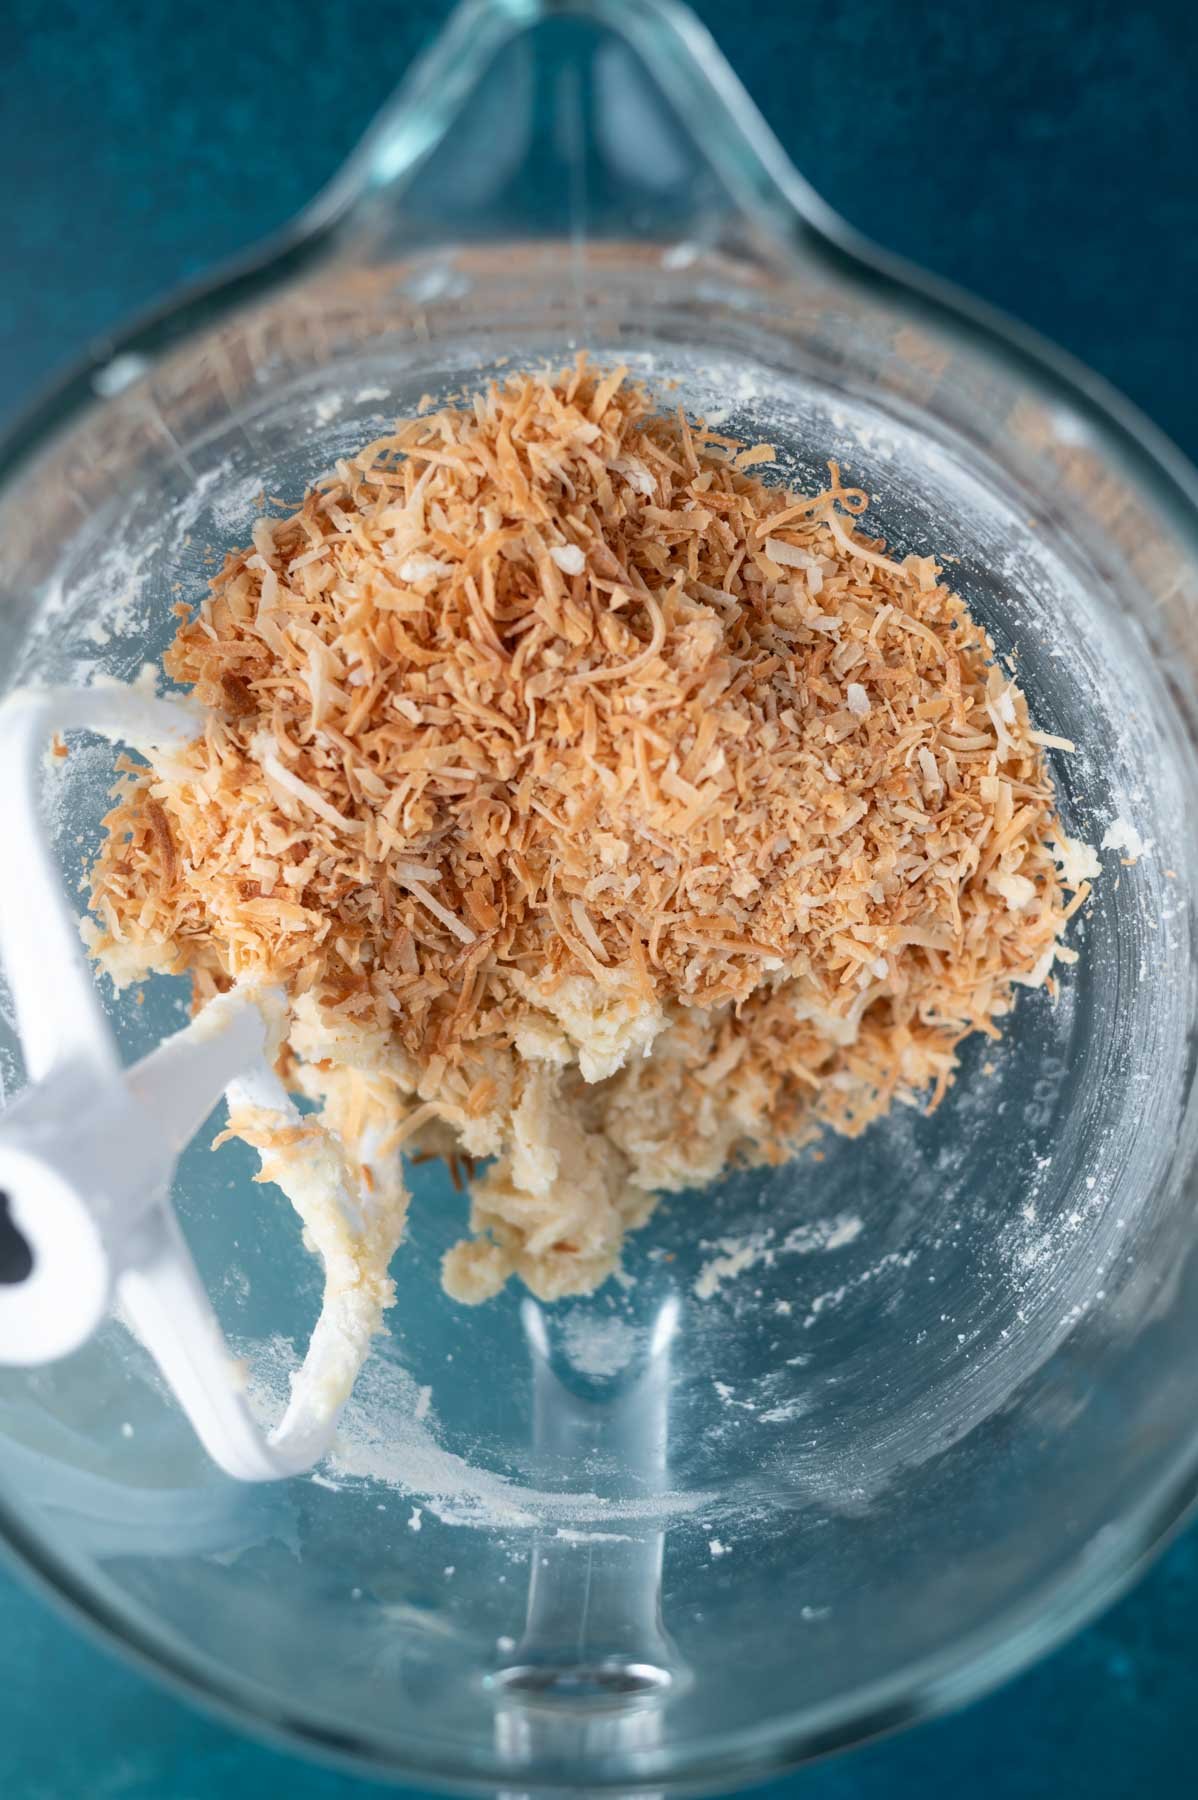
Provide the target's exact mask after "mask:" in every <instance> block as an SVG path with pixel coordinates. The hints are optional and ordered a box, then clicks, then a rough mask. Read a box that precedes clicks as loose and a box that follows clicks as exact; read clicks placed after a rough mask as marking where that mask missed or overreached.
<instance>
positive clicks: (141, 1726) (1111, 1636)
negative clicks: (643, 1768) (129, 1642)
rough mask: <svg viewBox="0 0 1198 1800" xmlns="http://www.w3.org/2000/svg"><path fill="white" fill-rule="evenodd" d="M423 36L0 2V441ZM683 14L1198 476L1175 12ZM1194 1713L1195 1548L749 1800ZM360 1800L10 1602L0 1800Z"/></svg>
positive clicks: (1195, 102)
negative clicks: (1057, 1647) (1075, 1631)
mask: <svg viewBox="0 0 1198 1800" xmlns="http://www.w3.org/2000/svg"><path fill="white" fill-rule="evenodd" d="M445 10H446V8H445V7H444V5H441V4H431V3H430V4H421V5H413V4H409V3H406V0H391V4H389V5H385V6H383V7H377V8H369V7H368V8H363V7H361V6H360V5H355V6H350V5H348V4H346V3H344V0H327V3H325V4H317V3H311V4H304V0H259V3H257V4H255V5H252V6H249V7H244V6H240V5H239V6H232V5H228V4H226V5H221V4H217V5H211V4H200V3H199V0H176V3H175V4H173V5H172V6H171V7H170V8H169V9H167V8H165V7H162V6H161V5H158V4H154V3H152V0H123V3H118V0H90V3H89V0H4V5H3V7H0V19H2V21H3V24H4V28H5V29H4V50H3V55H2V57H0V168H2V169H3V170H4V184H3V188H2V189H0V227H2V230H3V243H4V247H5V248H4V256H3V259H2V261H0V413H3V412H7V411H8V410H9V409H11V408H13V407H15V406H16V405H18V404H19V403H20V401H21V400H22V399H23V398H24V397H26V395H27V394H28V393H29V391H30V390H31V389H32V387H33V386H34V385H35V384H36V383H38V382H39V381H41V380H43V379H44V378H45V377H46V376H48V375H49V374H50V373H51V372H52V371H53V370H54V369H56V368H57V367H59V366H60V365H61V364H62V363H63V362H64V361H66V360H68V359H69V358H70V357H72V356H73V355H74V354H76V353H77V352H78V351H79V349H80V348H82V346H83V345H84V344H85V343H86V341H87V340H88V339H89V338H91V337H94V336H97V335H101V334H103V332H104V331H105V330H106V329H108V328H109V327H111V326H113V325H115V324H117V323H119V322H120V320H121V319H122V318H123V317H125V316H126V315H127V314H128V312H129V311H130V310H131V309H133V308H136V307H139V306H141V305H143V304H144V303H146V302H147V301H150V300H152V299H154V298H156V297H158V296H159V295H161V294H162V293H163V292H164V291H165V290H167V289H169V288H170V287H171V286H172V285H173V284H174V283H176V282H177V281H179V280H181V279H184V278H186V277H188V276H192V275H195V274H197V273H199V272H200V271H201V270H203V269H205V268H207V267H209V266H210V265H211V264H212V263H213V262H214V261H216V260H218V259H220V258H221V257H224V256H226V255H227V254H229V253H230V252H232V251H234V250H236V249H238V248H240V247H242V246H243V245H245V244H247V243H250V242H252V241H253V240H254V239H255V238H257V237H259V236H261V235H262V233H263V232H265V231H266V230H268V229H270V228H271V227H272V226H274V225H277V224H279V223H280V222H281V221H282V220H283V219H285V218H286V217H287V215H288V214H289V213H290V212H292V211H293V210H294V209H295V208H296V207H298V206H299V205H300V204H301V203H302V202H303V201H304V200H306V199H307V198H308V197H309V196H310V194H311V193H312V191H313V190H314V189H315V188H316V187H317V186H318V185H319V184H320V183H321V182H322V181H323V180H324V179H325V178H326V177H327V176H328V175H329V174H331V173H332V171H333V170H334V168H335V167H336V166H337V164H338V162H339V161H340V160H341V158H342V157H343V156H344V155H345V154H346V152H347V151H348V150H349V149H350V147H351V146H352V144H353V142H354V140H355V138H356V137H357V135H358V133H359V131H360V129H361V127H362V125H363V124H364V123H365V121H366V120H367V119H368V118H369V116H370V114H371V113H372V111H373V110H374V109H375V108H376V107H377V106H378V105H380V104H381V102H382V101H383V99H384V98H385V97H386V94H387V92H388V91H389V89H390V87H391V86H392V85H393V83H394V81H395V80H396V79H397V78H398V76H399V75H400V74H401V73H402V71H403V69H404V67H405V65H406V63H407V62H408V60H409V58H410V57H411V55H412V54H413V52H414V51H415V50H416V49H417V48H418V47H419V46H420V45H421V44H423V43H424V42H426V41H427V40H428V39H429V38H430V37H431V36H432V34H433V33H434V31H435V30H436V27H437V25H438V23H439V20H440V18H441V17H442V16H443V14H444V12H445ZM699 10H700V11H701V13H702V14H703V15H704V16H705V17H706V18H707V19H708V21H709V22H710V24H711V25H712V27H713V29H714V30H715V31H716V34H717V36H718V37H719V39H720V41H721V43H722V44H723V47H724V49H725V51H726V52H727V53H728V55H729V56H730V58H731V60H732V61H733V63H734V64H735V66H736V67H737V69H738V71H739V73H740V74H741V76H742V78H743V79H744V80H745V82H746V83H747V85H748V86H749V88H750V89H751V91H752V92H753V93H754V94H755V96H756V97H757V99H758V101H759V103H760V104H761V106H762V108H763V110H764V111H765V113H766V115H767V117H768V118H769V120H770V123H771V124H772V125H773V127H774V128H775V130H776V131H777V132H778V134H779V136H780V137H781V138H782V140H783V142H784V143H785V144H786V146H787V148H788V149H789V150H790V151H791V153H792V155H793V156H794V157H795V159H796V160H797V161H798V163H799V165H800V167H802V168H803V169H804V171H805V173H806V174H807V175H808V176H809V177H810V179H811V180H812V181H813V182H814V183H815V185H816V186H817V187H818V188H819V189H820V190H821V192H822V193H823V194H824V195H825V197H826V198H827V199H828V200H829V201H831V202H832V204H833V205H835V206H837V207H839V208H840V209H841V210H842V211H843V212H844V213H845V214H846V215H847V216H848V217H849V218H850V219H852V220H853V222H854V223H855V224H857V225H858V226H860V227H862V228H863V229H864V230H865V231H867V232H868V233H869V234H870V235H872V236H873V237H875V238H877V239H878V240H879V241H881V242H883V243H886V244H888V245H890V246H891V247H893V248H895V249H898V250H901V251H903V252H904V253H905V254H907V255H908V256H910V257H912V258H913V259H914V260H915V261H917V262H922V263H924V264H926V265H927V266H928V267H930V268H933V269H936V270H937V271H939V272H940V273H942V274H945V275H948V276H951V277H952V278H954V279H955V280H957V281H960V282H962V283H963V284H964V285H966V286H968V287H971V288H973V289H974V290H976V291H977V292H978V293H980V294H982V295H984V296H985V297H986V298H988V299H990V300H992V301H995V302H996V303H997V304H999V305H1000V306H1003V307H1005V308H1007V309H1008V310H1009V311H1011V312H1013V313H1016V314H1018V315H1019V316H1020V317H1022V318H1023V319H1025V320H1027V321H1028V322H1030V323H1032V324H1034V325H1036V326H1038V327H1039V328H1040V329H1041V330H1042V331H1044V332H1046V333H1047V334H1048V335H1049V336H1051V337H1053V338H1056V339H1057V340H1058V341H1059V342H1061V343H1063V344H1065V345H1066V346H1067V347H1068V348H1069V349H1071V350H1073V351H1074V352H1075V353H1076V354H1077V355H1079V356H1080V357H1082V358H1083V359H1084V360H1085V361H1087V362H1089V363H1091V364H1092V365H1093V366H1094V367H1096V368H1097V369H1099V370H1101V372H1102V373H1103V374H1105V375H1107V376H1108V377H1110V379H1112V380H1113V381H1114V382H1116V383H1117V385H1119V386H1120V387H1122V388H1123V389H1124V391H1125V392H1126V393H1128V394H1129V395H1130V396H1131V397H1132V398H1133V399H1135V400H1136V401H1138V403H1139V404H1140V405H1141V406H1142V407H1143V408H1144V410H1145V411H1146V412H1147V413H1149V414H1150V415H1151V416H1152V417H1153V418H1154V419H1155V420H1156V421H1157V422H1158V423H1159V424H1160V425H1162V426H1163V427H1164V428H1165V429H1166V430H1167V431H1169V432H1170V433H1171V434H1172V435H1173V436H1174V437H1175V438H1176V439H1177V441H1178V442H1179V443H1180V444H1181V445H1182V447H1183V448H1184V449H1186V450H1187V451H1188V452H1189V454H1190V455H1191V456H1193V457H1195V458H1198V366H1196V363H1195V352H1194V343H1193V327H1192V321H1193V316H1194V313H1193V295H1194V293H1195V291H1196V288H1198V231H1196V230H1195V225H1196V224H1198V173H1196V171H1198V55H1196V52H1198V14H1196V12H1195V9H1194V7H1193V4H1192V0H1177V3H1176V4H1170V3H1167V0H1155V3H1154V0H1149V3H1148V4H1146V5H1140V6H1137V7H1136V8H1134V9H1133V8H1127V7H1126V6H1124V5H1114V4H1110V3H1108V0H1040V3H1039V4H1037V3H1036V0H1007V3H1006V4H1002V3H1000V4H998V5H985V4H981V3H980V0H973V4H964V5H958V6H954V7H951V8H950V7H942V8H939V9H936V8H929V9H920V11H924V10H926V11H929V12H932V13H934V14H935V15H936V16H935V17H933V18H932V19H931V20H930V21H929V20H928V19H926V18H920V17H919V15H918V13H917V11H916V9H915V8H914V7H913V6H912V5H911V3H910V0H857V3H856V4H855V5H854V6H851V7H830V6H827V5H825V4H823V3H822V0H801V3H800V4H798V5H795V4H792V3H791V0H758V4H757V5H755V6H751V7H742V8H728V7H726V6H717V5H715V4H713V3H712V0H702V3H701V4H700V6H699ZM247 21H252V23H251V24H247ZM1196 1390H1198V1375H1196ZM1196 1710H1198V1536H1196V1535H1195V1533H1194V1532H1193V1531H1191V1533H1190V1534H1189V1535H1188V1536H1187V1537H1185V1538H1183V1539H1182V1540H1181V1541H1180V1542H1179V1543H1177V1544H1176V1545H1175V1546H1174V1547H1173V1549H1172V1550H1171V1551H1170V1552H1169V1553H1168V1555H1167V1556H1165V1558H1164V1559H1163V1560H1162V1561H1161V1562H1160V1563H1159V1564H1158V1566H1157V1567H1156V1568H1155V1569H1154V1570H1153V1572H1152V1573H1151V1574H1150V1575H1149V1576H1148V1577H1147V1579H1146V1580H1145V1581H1144V1582H1143V1583H1142V1584H1141V1586H1140V1587H1139V1588H1138V1589H1137V1591H1136V1592H1135V1593H1134V1594H1132V1595H1131V1596H1130V1597H1129V1598H1127V1599H1125V1600H1124V1601H1123V1602H1122V1603H1121V1604H1120V1605H1119V1606H1117V1607H1116V1608H1115V1609H1114V1610H1113V1611H1112V1612H1111V1613H1110V1614H1109V1615H1108V1616H1107V1617H1106V1618H1105V1619H1103V1620H1102V1621H1101V1622H1100V1623H1098V1624H1097V1625H1094V1626H1092V1627H1091V1628H1090V1629H1089V1630H1088V1631H1086V1632H1085V1633H1083V1634H1082V1635H1081V1636H1080V1637H1079V1638H1077V1639H1076V1640H1075V1641H1074V1642H1073V1643H1072V1644H1071V1645H1069V1646H1068V1647H1067V1648H1066V1649H1064V1650H1062V1651H1059V1652H1058V1653H1057V1654H1056V1655H1055V1656H1054V1657H1052V1658H1051V1659H1050V1660H1049V1661H1048V1662H1046V1663H1045V1664H1043V1665H1042V1666H1041V1667H1040V1668H1038V1669H1036V1670H1034V1671H1033V1672H1032V1673H1031V1674H1029V1675H1026V1676H1024V1677H1023V1678H1022V1679H1021V1680H1020V1681H1018V1682H1016V1683H1015V1684H1014V1685H1012V1686H1011V1687H1009V1688H1007V1689H1005V1690H1004V1691H1003V1692H1002V1693H1000V1694H997V1695H994V1696H992V1697H991V1698H990V1699H988V1700H985V1701H983V1702H981V1703H980V1704H978V1705H976V1706H974V1707H973V1708H971V1709H970V1710H969V1711H967V1712H965V1713H963V1714H961V1715H959V1716H958V1717H955V1718H952V1719H947V1720H942V1721H940V1722H938V1723H935V1724H931V1725H925V1726H923V1727H921V1728H920V1729H918V1730H916V1731H914V1732H911V1733H908V1734H906V1735H905V1736H903V1737H901V1738H899V1739H896V1740H893V1741H891V1742H888V1743H885V1744H880V1745H877V1746H873V1747H871V1748H868V1749H866V1750H863V1751H859V1752H857V1753H856V1754H855V1755H853V1756H850V1757H847V1758H843V1759H840V1760H838V1761H836V1762H834V1763H830V1764H827V1765H825V1766H823V1767H822V1768H818V1769H815V1770H810V1771H808V1772H806V1773H805V1774H804V1775H802V1776H801V1777H797V1778H795V1779H794V1780H793V1781H792V1782H789V1783H783V1784H779V1785H778V1786H777V1787H776V1788H775V1789H773V1790H770V1791H771V1792H772V1793H774V1794H776V1795H778V1796H781V1795H783V1794H784V1793H785V1794H788V1793H791V1792H793V1793H794V1794H795V1795H796V1796H798V1795H801V1796H802V1800H882V1797H883V1796H886V1797H888V1800H889V1797H892V1796H894V1797H900V1796H907V1795H910V1796H912V1797H914V1796H916V1795H918V1796H920V1797H921V1800H923V1797H925V1796H931V1797H933V1800H935V1797H936V1796H939V1795H941V1794H949V1793H953V1792H957V1791H959V1792H961V1793H962V1794H965V1795H968V1796H970V1797H971V1800H1016V1796H1017V1797H1018V1800H1041V1797H1043V1800H1049V1797H1050V1796H1051V1800H1072V1797H1073V1796H1081V1795H1085V1796H1087V1800H1123V1797H1124V1796H1127V1797H1128V1800H1130V1797H1131V1796H1139V1795H1141V1794H1144V1793H1152V1794H1155V1795H1156V1796H1158V1797H1159V1800H1174V1796H1176V1797H1179V1800H1180V1797H1181V1796H1187V1797H1188V1796H1189V1795H1191V1794H1193V1793H1194V1791H1195V1777H1194V1772H1193V1756H1192V1750H1191V1739H1192V1719H1193V1717H1194V1714H1195V1711H1196ZM375 1791H380V1790H375V1789H372V1788H370V1787H368V1786H367V1785H366V1784H363V1783H359V1782H357V1781H354V1780H352V1779H350V1778H348V1777H345V1776H342V1775H340V1774H337V1773H334V1772H331V1771H328V1770H324V1769H319V1768H316V1767H313V1766H311V1765H307V1764H302V1763H299V1762H296V1761H295V1760H294V1759H291V1758H288V1757H285V1756H282V1755H281V1754H279V1753H277V1752H275V1751H273V1750H268V1749H264V1748H261V1747H259V1746H257V1745H253V1744H249V1743H247V1742H246V1741H245V1740H243V1739H242V1738H240V1737H238V1736H236V1735H235V1734H234V1733H232V1732H230V1731H229V1730H227V1729H226V1728H225V1727H224V1726H222V1725H220V1724H217V1723H214V1722H212V1721H210V1720H209V1719H207V1718H205V1717H203V1716H201V1715H200V1714H198V1713H196V1712H194V1711H192V1710H191V1709H189V1708H188V1707H186V1706H184V1705H183V1704H181V1703H180V1702H179V1701H177V1700H176V1699H174V1698H173V1697H172V1696H170V1695H168V1694H166V1693H164V1692H163V1691H162V1690H161V1689H159V1688H158V1687H156V1686H154V1685H151V1683H150V1682H148V1681H147V1680H146V1679H145V1678H144V1677H143V1676H142V1675H140V1674H139V1673H136V1672H134V1671H133V1670H131V1669H129V1668H128V1667H127V1666H125V1665H124V1664H122V1663H120V1662H117V1661H114V1660H113V1659H112V1658H111V1657H109V1656H108V1655H106V1654H104V1653H103V1652H102V1651H101V1650H99V1649H98V1648H96V1647H95V1645H94V1644H93V1643H91V1642H89V1641H85V1640H84V1639H83V1638H82V1637H80V1636H79V1635H77V1633H76V1631H75V1630H74V1629H73V1628H72V1627H71V1626H69V1625H67V1624H66V1623H64V1622H63V1620H62V1619H61V1618H60V1617H59V1616H57V1615H56V1614H55V1613H54V1612H53V1611H51V1610H50V1609H49V1608H48V1607H47V1606H46V1605H45V1603H44V1602H43V1601H42V1600H41V1599H39V1598H35V1597H34V1596H32V1595H31V1594H29V1593H28V1592H26V1591H25V1590H24V1589H23V1588H22V1587H19V1586H18V1585H17V1584H16V1583H15V1582H13V1581H12V1580H10V1579H9V1578H8V1577H7V1576H4V1575H3V1574H0V1795H3V1796H4V1797H5V1800H79V1797H81V1796H84V1795H87V1796H89V1800H201V1797H203V1800H206V1797H207V1796H211V1795H214V1794H217V1793H220V1794H222V1795H227V1796H229V1797H230V1800H240V1797H241V1796H247V1797H248V1796H250V1795H254V1796H274V1795H276V1794H284V1793H285V1794H286V1795H287V1796H288V1797H289V1800H332V1797H334V1796H337V1797H339V1800H340V1797H344V1800H350V1797H351V1796H354V1795H363V1796H365V1795H367V1794H368V1793H370V1792H375Z"/></svg>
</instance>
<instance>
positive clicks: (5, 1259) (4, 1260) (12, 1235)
mask: <svg viewBox="0 0 1198 1800" xmlns="http://www.w3.org/2000/svg"><path fill="white" fill-rule="evenodd" d="M32 1274H33V1251H32V1250H31V1249H30V1248H29V1243H28V1240H27V1239H26V1237H25V1236H24V1234H23V1233H22V1232H20V1231H18V1229H17V1227H16V1225H15V1223H14V1222H13V1218H12V1215H11V1213H10V1212H9V1209H8V1195H7V1194H4V1193H0V1287H15V1286H16V1284H17V1283H18V1281H28V1279H29V1277H30V1276H31V1275H32Z"/></svg>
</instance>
